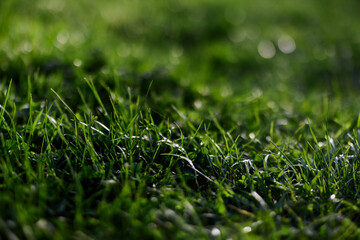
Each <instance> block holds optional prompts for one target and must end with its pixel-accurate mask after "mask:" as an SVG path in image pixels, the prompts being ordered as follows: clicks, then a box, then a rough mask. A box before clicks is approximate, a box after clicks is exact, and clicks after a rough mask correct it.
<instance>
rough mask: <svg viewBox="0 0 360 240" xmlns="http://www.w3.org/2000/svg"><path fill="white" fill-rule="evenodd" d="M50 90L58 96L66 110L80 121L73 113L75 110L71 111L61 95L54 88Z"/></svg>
mask: <svg viewBox="0 0 360 240" xmlns="http://www.w3.org/2000/svg"><path fill="white" fill-rule="evenodd" d="M50 90H51V91H52V92H53V93H54V94H55V95H56V97H57V98H58V99H59V100H60V101H61V102H62V103H63V104H64V105H65V107H66V109H67V110H68V111H69V112H70V113H71V114H72V115H74V117H75V118H76V119H77V120H80V119H78V117H77V116H76V115H75V113H74V112H73V110H71V108H70V107H69V106H68V105H67V104H66V102H65V101H64V100H63V99H62V98H61V97H60V95H59V94H58V93H57V92H56V91H55V90H54V89H52V88H50Z"/></svg>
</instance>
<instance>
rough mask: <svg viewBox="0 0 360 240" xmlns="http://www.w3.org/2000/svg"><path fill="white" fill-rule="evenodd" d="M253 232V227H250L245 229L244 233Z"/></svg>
mask: <svg viewBox="0 0 360 240" xmlns="http://www.w3.org/2000/svg"><path fill="white" fill-rule="evenodd" d="M251 230H252V229H251V227H249V226H247V227H244V228H243V231H244V233H248V232H251Z"/></svg>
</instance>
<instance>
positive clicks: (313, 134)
mask: <svg viewBox="0 0 360 240" xmlns="http://www.w3.org/2000/svg"><path fill="white" fill-rule="evenodd" d="M307 120H308V124H309V129H310V132H311V136H312V137H313V139H314V141H315V143H316V145H317V146H319V142H318V140H317V139H316V136H315V133H314V131H313V130H312V127H311V122H310V119H307Z"/></svg>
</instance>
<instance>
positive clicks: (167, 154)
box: [161, 153, 214, 183]
mask: <svg viewBox="0 0 360 240" xmlns="http://www.w3.org/2000/svg"><path fill="white" fill-rule="evenodd" d="M161 155H163V156H173V157H178V158H181V159H183V160H185V161H186V162H187V163H188V164H189V165H190V167H191V168H192V169H193V170H194V171H195V172H197V173H198V174H200V175H201V176H203V177H204V178H205V179H207V180H208V181H210V182H212V183H213V182H214V181H213V180H212V179H211V178H209V177H208V176H206V175H205V174H204V173H202V172H201V171H199V170H197V169H196V168H195V166H194V163H193V162H192V161H191V160H190V159H189V158H187V157H184V156H181V155H177V154H172V153H162V154H161Z"/></svg>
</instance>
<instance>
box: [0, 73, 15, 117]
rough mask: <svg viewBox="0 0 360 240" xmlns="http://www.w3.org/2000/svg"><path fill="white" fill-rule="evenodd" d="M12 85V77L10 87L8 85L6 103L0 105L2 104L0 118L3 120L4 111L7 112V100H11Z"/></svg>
mask: <svg viewBox="0 0 360 240" xmlns="http://www.w3.org/2000/svg"><path fill="white" fill-rule="evenodd" d="M11 85H12V79H11V80H10V83H9V87H8V89H7V91H6V95H5V100H4V104H3V105H2V106H1V105H0V106H1V112H0V119H2V120H3V117H4V113H5V108H6V105H7V102H8V100H9V96H10V90H11Z"/></svg>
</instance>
